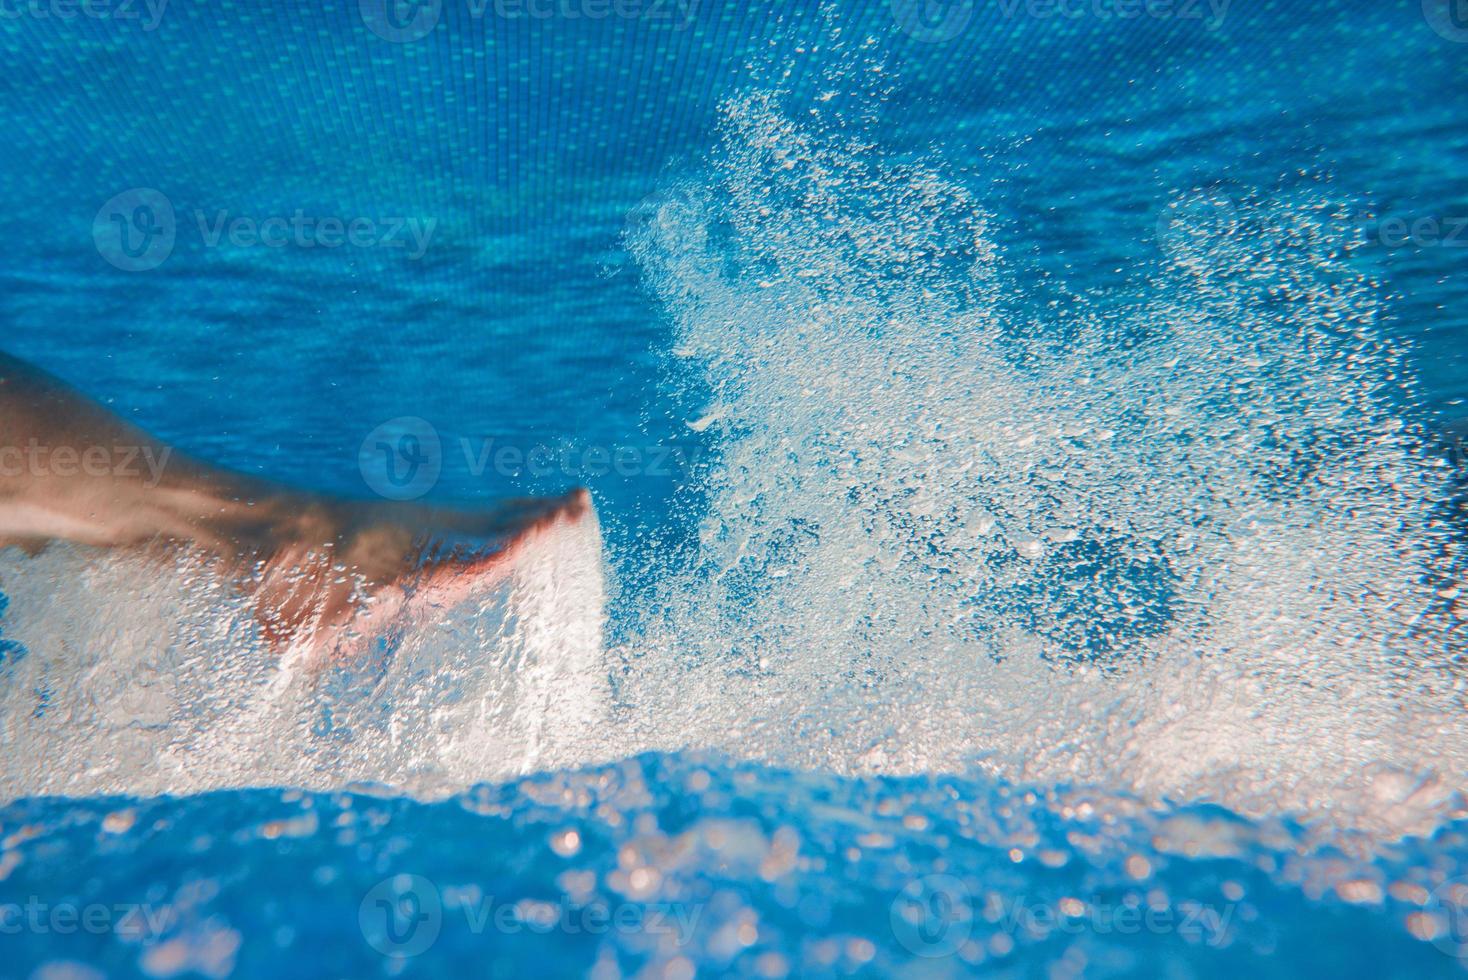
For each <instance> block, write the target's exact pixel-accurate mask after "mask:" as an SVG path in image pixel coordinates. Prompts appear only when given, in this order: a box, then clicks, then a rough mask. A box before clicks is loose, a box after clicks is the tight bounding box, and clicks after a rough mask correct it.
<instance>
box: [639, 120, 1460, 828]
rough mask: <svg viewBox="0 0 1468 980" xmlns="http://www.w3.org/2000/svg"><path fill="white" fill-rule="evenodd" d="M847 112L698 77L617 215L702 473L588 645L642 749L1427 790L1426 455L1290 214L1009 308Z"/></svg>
mask: <svg viewBox="0 0 1468 980" xmlns="http://www.w3.org/2000/svg"><path fill="white" fill-rule="evenodd" d="M843 103H844V107H843ZM862 111H864V104H863V103H862V100H861V98H860V97H859V96H858V97H854V98H853V97H851V96H849V95H847V96H845V97H843V98H838V99H836V100H834V102H833V104H832V106H831V107H830V108H826V107H824V106H823V107H817V108H814V109H813V108H811V107H808V106H804V105H799V106H793V107H792V106H787V105H785V104H783V102H782V99H781V97H779V96H776V95H772V94H769V93H760V94H756V95H753V96H750V97H748V98H745V99H742V100H739V101H737V102H735V103H733V104H732V105H731V106H730V107H729V110H728V113H727V125H726V127H725V132H724V137H723V140H722V142H721V144H720V146H719V148H718V150H717V152H716V153H715V154H713V155H712V160H713V161H714V162H713V163H711V165H710V169H711V172H710V175H709V177H708V179H707V180H705V181H702V182H701V183H700V184H699V185H698V186H688V187H683V188H676V189H673V190H671V191H670V193H669V194H668V195H667V196H666V199H665V200H664V201H663V202H662V203H661V204H660V205H658V206H656V207H655V208H653V209H652V211H651V214H650V215H649V217H648V220H647V221H645V222H644V223H643V225H642V226H641V228H640V229H639V231H638V233H637V234H636V236H635V238H634V240H633V242H632V247H633V249H634V252H635V253H636V255H637V256H638V258H639V260H640V261H641V262H642V264H643V266H644V268H645V270H646V271H647V273H648V276H649V278H650V280H651V281H652V282H653V283H654V285H655V287H656V289H657V290H658V293H659V295H660V297H661V298H662V300H663V302H664V303H665V304H666V306H667V307H668V309H669V311H670V313H671V315H672V317H673V319H674V322H675V339H674V343H675V345H676V347H677V349H678V351H679V352H680V354H681V355H683V356H685V357H690V358H693V359H694V360H695V361H696V362H697V363H700V364H701V366H702V368H703V375H702V377H701V378H698V379H695V381H694V382H693V387H694V388H695V389H699V390H702V389H704V388H707V389H711V397H712V399H713V400H714V401H715V402H716V403H717V404H719V405H720V406H721V417H720V418H719V419H717V420H715V421H714V422H713V423H712V431H714V432H716V433H718V434H719V448H720V451H721V452H722V454H723V462H724V464H725V465H724V467H723V469H722V471H720V472H718V473H716V474H715V476H714V478H713V479H712V480H711V482H710V485H709V487H708V494H709V499H710V514H709V516H708V520H707V522H706V523H705V525H704V527H703V533H702V535H701V544H702V548H701V551H700V554H699V556H698V558H697V560H696V561H695V562H694V563H693V566H692V567H691V568H688V569H677V570H670V571H669V575H668V577H667V578H666V579H665V580H664V581H663V583H662V588H661V590H660V591H659V593H658V595H657V597H656V598H657V601H656V603H653V605H654V606H655V607H657V608H660V609H664V610H666V612H665V613H664V614H663V615H662V616H661V617H660V618H659V619H658V620H656V621H652V622H649V623H648V625H647V630H646V634H645V637H644V638H643V639H642V640H641V641H639V642H637V643H634V644H631V645H629V646H628V648H627V649H626V650H623V651H621V654H622V656H623V658H624V659H625V660H626V661H627V663H628V665H629V667H628V670H627V672H626V677H627V681H626V683H625V685H624V686H625V690H624V691H623V692H622V693H623V695H624V697H625V699H626V700H627V701H629V702H630V703H632V704H635V705H637V706H638V711H639V714H640V716H641V718H642V719H643V720H644V721H645V722H646V730H645V732H644V734H645V737H646V743H645V744H648V745H651V746H653V747H659V748H681V747H686V746H700V747H715V748H719V749H722V750H725V751H729V752H732V753H734V754H737V755H740V756H745V757H750V758H755V759H760V760H766V761H771V762H777V763H782V764H794V765H802V766H813V767H819V768H827V769H835V770H838V771H849V772H870V771H877V772H910V771H931V770H952V769H959V768H963V767H965V766H967V765H972V764H978V765H980V766H983V767H985V768H988V769H990V770H991V771H993V772H994V773H995V774H997V775H999V776H1002V777H1005V778H1010V779H1015V780H1020V781H1024V782H1041V783H1057V782H1059V783H1091V784H1100V785H1104V786H1108V787H1111V788H1113V789H1115V790H1118V791H1123V792H1138V793H1141V794H1143V795H1144V796H1146V797H1149V798H1163V797H1166V798H1172V799H1180V800H1197V799H1211V800H1217V801H1220V802H1223V803H1225V804H1227V805H1230V806H1233V807H1235V808H1237V809H1240V810H1242V811H1244V812H1248V813H1293V814H1304V815H1308V816H1313V817H1318V818H1326V819H1330V820H1333V821H1338V822H1340V823H1344V824H1350V825H1355V826H1361V827H1372V828H1378V829H1381V830H1383V831H1384V832H1386V833H1396V832H1401V831H1403V830H1406V829H1413V830H1418V831H1421V830H1423V829H1426V828H1428V827H1430V826H1431V825H1432V824H1433V822H1434V821H1435V820H1437V819H1439V818H1440V817H1441V816H1442V815H1443V814H1444V813H1446V812H1449V811H1450V810H1451V809H1452V808H1453V807H1454V806H1456V805H1457V804H1456V803H1455V799H1456V794H1458V793H1459V792H1461V790H1462V789H1463V788H1464V787H1465V786H1468V755H1465V751H1468V737H1465V736H1468V723H1465V719H1468V715H1465V713H1464V711H1463V703H1462V689H1463V680H1462V677H1461V674H1455V673H1454V672H1453V670H1452V669H1448V664H1449V661H1450V660H1451V644H1452V642H1453V640H1452V639H1451V637H1450V636H1449V635H1448V633H1447V630H1448V628H1449V626H1450V625H1451V624H1450V623H1449V621H1447V619H1446V617H1445V616H1444V615H1443V611H1442V608H1441V607H1442V603H1441V601H1440V600H1439V598H1438V597H1437V596H1436V595H1435V594H1434V588H1435V585H1440V584H1441V582H1440V581H1439V582H1437V583H1434V580H1433V576H1434V574H1439V575H1440V574H1441V572H1442V569H1443V567H1445V566H1446V564H1447V562H1448V559H1449V555H1450V553H1451V550H1452V548H1453V547H1454V546H1453V545H1452V543H1451V542H1450V541H1448V539H1447V536H1446V532H1445V529H1444V528H1442V527H1441V525H1440V522H1439V521H1437V520H1436V518H1435V511H1434V507H1435V506H1436V505H1437V504H1438V503H1440V502H1441V500H1442V499H1443V498H1444V494H1445V487H1444V480H1443V475H1442V471H1441V470H1440V469H1439V468H1438V467H1437V466H1436V465H1435V460H1433V459H1432V458H1431V456H1430V454H1429V453H1427V452H1425V451H1424V450H1423V448H1422V446H1421V440H1420V439H1419V438H1418V436H1417V435H1415V434H1414V433H1413V432H1412V431H1411V429H1410V428H1409V427H1407V426H1404V425H1403V423H1402V421H1401V420H1400V418H1399V416H1398V413H1399V412H1400V411H1401V409H1400V407H1399V406H1400V405H1401V404H1402V403H1403V400H1404V397H1403V396H1404V387H1405V382H1403V381H1401V380H1400V378H1401V377H1402V368H1401V364H1400V357H1399V355H1398V354H1397V353H1396V352H1394V351H1392V350H1390V349H1389V348H1388V347H1387V345H1386V344H1384V342H1383V341H1382V340H1381V339H1380V337H1379V335H1378V333H1377V330H1376V318H1377V301H1376V293H1375V289H1374V287H1373V285H1372V283H1371V282H1370V281H1369V280H1367V279H1366V278H1364V277H1363V276H1361V275H1359V274H1358V273H1356V272H1354V271H1353V270H1352V268H1351V266H1350V265H1349V263H1348V261H1346V260H1345V259H1344V258H1343V257H1342V256H1341V255H1340V253H1339V250H1338V248H1337V243H1336V242H1335V241H1334V240H1333V239H1332V237H1331V227H1330V224H1329V222H1328V221H1324V220H1321V219H1320V218H1319V217H1318V212H1316V211H1314V210H1310V209H1303V208H1302V209H1296V210H1290V211H1288V212H1287V213H1279V210H1278V209H1276V211H1274V212H1267V209H1265V208H1264V207H1262V206H1259V207H1256V208H1255V210H1254V211H1253V212H1251V211H1250V210H1249V209H1250V205H1248V204H1241V205H1240V209H1241V214H1240V215H1239V216H1238V222H1237V224H1236V225H1235V226H1232V227H1231V228H1230V234H1229V235H1228V236H1227V237H1225V238H1223V239H1220V238H1218V237H1216V236H1211V235H1200V236H1181V237H1179V236H1173V237H1172V238H1170V239H1169V240H1168V241H1167V242H1165V243H1164V244H1165V246H1166V247H1168V248H1170V249H1172V251H1173V255H1174V258H1175V262H1174V263H1173V264H1172V265H1171V267H1170V268H1167V269H1166V270H1163V271H1160V272H1159V275H1158V278H1157V279H1156V280H1155V281H1154V282H1153V283H1151V285H1150V288H1149V291H1148V293H1147V294H1146V295H1145V296H1142V297H1137V298H1135V299H1134V300H1133V301H1132V303H1131V304H1130V306H1129V308H1127V309H1125V312H1124V314H1123V315H1120V316H1118V315H1117V313H1116V307H1115V303H1114V302H1113V304H1112V305H1111V307H1110V309H1109V310H1108V312H1107V314H1106V315H1105V316H1103V315H1102V314H1101V313H1100V312H1099V311H1097V312H1091V311H1089V310H1088V309H1087V305H1086V303H1085V302H1084V301H1083V300H1082V299H1081V298H1080V297H1075V301H1074V303H1073V304H1072V305H1071V306H1070V307H1069V308H1066V309H1060V308H1055V307H1052V308H1051V310H1050V313H1049V315H1048V322H1040V323H1038V324H1037V323H1035V322H1033V321H1032V320H1031V319H1030V318H1033V317H1034V316H1035V315H1036V307H1035V306H1030V305H1027V304H1026V303H1025V302H1024V300H1023V297H1022V296H1021V295H1020V291H1019V289H1018V287H1017V286H1016V285H1015V284H1014V283H1015V281H1017V280H1015V279H1013V278H1011V275H1010V270H1009V269H1008V267H1007V265H1006V263H1005V260H1004V257H1003V248H1002V245H1003V239H1002V236H1001V235H1000V233H999V232H998V231H997V230H996V228H995V225H994V223H993V222H992V221H991V220H990V219H989V218H988V217H987V216H986V215H985V214H984V212H983V208H982V206H981V205H980V203H979V202H978V201H976V200H975V199H974V197H973V195H972V194H971V193H970V192H969V191H968V190H967V189H966V185H965V182H964V181H963V180H961V179H959V178H958V177H957V176H955V175H954V174H953V173H952V170H951V168H950V167H948V166H947V165H946V164H945V163H944V161H943V160H941V159H940V158H938V157H937V156H936V155H933V156H930V157H929V158H928V159H914V158H912V157H907V158H903V159H900V160H897V159H887V158H884V156H883V154H882V152H881V149H880V148H878V147H873V146H868V145H860V144H858V143H857V142H856V141H855V140H854V139H853V137H852V136H851V135H850V134H851V133H852V132H860V131H861V129H860V127H859V126H858V125H857V124H856V122H855V120H856V118H857V117H858V116H859V114H860V113H861V112H862ZM1164 203H1165V202H1159V207H1162V206H1163V205H1164ZM1265 219H1267V220H1265ZM1282 224H1287V225H1288V226H1289V227H1290V229H1291V235H1290V236H1289V240H1288V241H1282V240H1281V239H1280V238H1279V236H1277V235H1274V234H1272V233H1271V231H1270V230H1271V229H1277V228H1279V227H1281V225H1282ZM1015 297H1019V298H1018V299H1016V298H1015ZM1011 311H1019V313H1018V314H1016V313H1014V312H1011ZM1044 319H1047V318H1045V317H1042V320H1044ZM698 397H708V396H706V395H702V394H700V395H698Z"/></svg>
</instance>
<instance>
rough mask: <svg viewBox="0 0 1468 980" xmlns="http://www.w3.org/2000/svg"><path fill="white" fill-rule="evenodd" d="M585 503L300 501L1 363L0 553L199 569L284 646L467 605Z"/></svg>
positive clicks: (326, 643)
mask: <svg viewBox="0 0 1468 980" xmlns="http://www.w3.org/2000/svg"><path fill="white" fill-rule="evenodd" d="M589 503H590V499H589V497H588V495H587V493H586V491H585V490H575V491H572V492H571V493H568V494H566V495H565V496H563V497H557V498H526V499H516V500H508V501H503V502H501V503H499V504H498V505H497V506H495V507H493V508H491V509H487V510H479V511H465V510H453V509H446V508H434V507H422V506H417V505H414V504H405V503H388V502H382V503H373V502H360V501H350V500H340V499H335V498H332V497H327V496H325V495H321V494H314V493H309V492H305V491H300V490H296V489H293V488H290V487H285V486H282V485H279V484H274V483H271V482H269V481H265V480H260V479H257V478H254V477H250V476H246V475H244V474H240V473H233V472H230V471H228V470H224V469H221V468H219V467H215V466H212V465H210V464H208V463H205V462H202V461H200V460H197V459H193V458H190V457H188V456H186V455H184V454H183V453H179V452H177V451H174V450H173V449H172V448H171V447H168V446H165V445H163V444H162V443H161V442H159V441H158V440H156V439H154V438H153V437H152V436H150V435H148V434H147V433H146V432H144V431H143V430H142V429H139V428H137V427H136V426H133V425H131V424H129V423H127V422H125V421H123V420H122V419H120V418H118V417H117V416H116V415H115V414H113V413H112V412H110V411H108V410H107V409H106V408H104V407H103V406H101V405H99V404H97V403H96V402H94V401H92V400H90V399H88V398H87V397H86V396H84V395H82V394H81V393H80V392H78V391H76V390H74V389H72V388H70V387H69V386H67V385H66V384H65V383H64V382H62V381H60V380H58V379H57V378H54V377H52V376H51V375H49V374H46V373H45V372H43V371H41V370H39V369H37V368H35V367H33V366H31V365H29V364H26V363H25V362H23V361H21V360H19V359H17V358H13V357H10V356H9V355H6V354H4V353H0V548H4V547H10V546H18V547H21V548H24V549H25V550H26V551H27V552H29V553H31V554H35V553H37V552H39V551H40V550H41V549H43V548H45V547H46V546H47V545H48V544H49V543H51V542H53V541H69V542H73V543H76V544H82V545H89V546H92V547H96V548H118V549H132V550H136V551H138V552H140V553H144V554H148V555H157V556H166V555H169V554H176V553H178V552H180V551H185V552H189V553H193V554H198V555H201V556H203V557H204V558H205V559H206V560H207V561H208V562H210V563H212V565H213V566H214V568H215V570H216V571H217V572H218V573H220V574H222V575H225V576H227V577H230V578H231V579H233V580H235V581H237V582H238V583H239V585H240V588H241V589H242V590H243V591H245V592H247V593H248V594H249V595H250V596H251V598H252V601H253V603H254V607H255V613H256V617H257V618H258V619H259V621H260V626H261V631H262V633H263V634H264V636H265V637H266V638H267V639H268V640H269V641H270V642H271V643H272V644H273V645H275V646H276V647H277V648H280V647H284V646H285V645H288V644H291V643H294V642H297V641H301V640H305V641H309V642H310V643H311V644H312V645H313V646H316V647H318V648H323V649H327V650H332V649H337V648H338V647H339V645H340V642H339V641H340V640H341V639H342V637H343V636H344V635H345V634H346V633H347V632H348V631H351V632H352V633H353V634H354V635H360V634H363V633H370V632H372V631H373V629H375V628H377V627H380V626H381V625H382V624H383V622H384V620H386V619H388V618H390V617H392V616H394V615H396V614H398V613H399V612H401V611H403V610H405V609H408V610H411V609H412V608H413V607H414V605H415V604H417V605H419V606H422V605H423V604H429V605H433V604H443V603H450V602H453V601H455V600H457V599H458V598H462V597H463V596H464V595H466V594H468V592H470V591H471V590H472V589H473V588H474V587H475V585H476V583H478V584H480V585H482V583H483V581H484V579H485V578H486V577H494V576H496V575H502V574H504V569H505V567H506V566H507V563H508V561H509V560H510V559H511V558H512V557H513V555H514V554H515V553H516V552H517V551H519V550H520V549H522V548H523V547H525V546H526V545H527V544H528V543H529V541H530V539H531V538H532V537H533V536H534V535H535V534H536V533H538V532H540V531H542V530H544V529H547V528H548V527H550V526H551V525H554V524H556V523H573V522H575V521H577V520H579V519H580V518H581V517H582V515H583V514H584V513H585V512H586V511H587V509H588V506H589Z"/></svg>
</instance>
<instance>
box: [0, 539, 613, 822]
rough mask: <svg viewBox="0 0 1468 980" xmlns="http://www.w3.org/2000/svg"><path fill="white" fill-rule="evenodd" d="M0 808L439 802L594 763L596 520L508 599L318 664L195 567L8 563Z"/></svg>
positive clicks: (514, 581) (513, 581) (64, 554)
mask: <svg viewBox="0 0 1468 980" xmlns="http://www.w3.org/2000/svg"><path fill="white" fill-rule="evenodd" d="M0 585H3V588H4V590H5V592H6V594H7V595H8V596H9V598H10V608H9V610H8V612H7V614H6V618H5V626H6V637H7V638H8V639H13V640H16V641H19V642H20V643H22V644H23V645H24V646H25V648H26V650H27V654H26V655H25V656H24V657H22V658H20V659H19V660H18V661H15V662H13V663H12V664H11V665H10V666H9V667H8V668H7V676H6V677H5V682H4V683H3V684H0V725H3V730H4V734H5V745H6V748H7V751H6V758H5V762H4V764H3V766H0V796H4V797H6V798H13V797H17V796H29V795H40V794H65V795H91V794H99V793H132V794H151V793H190V792H199V791H203V790H208V789H215V788H221V787H230V786H257V785H291V786H303V787H308V788H323V789H324V788H335V787H340V786H344V785H347V784H350V783H354V782H372V783H385V784H390V785H393V786H395V787H397V788H400V789H402V790H405V791H407V792H413V793H418V794H421V795H437V794H440V793H443V792H448V791H450V790H452V789H457V788H459V787H462V786H464V785H468V784H471V783H474V782H477V781H481V780H490V779H501V778H508V777H513V776H517V775H520V774H522V773H525V772H530V771H534V770H538V769H542V768H552V767H559V766H565V765H570V764H573V763H575V762H578V761H582V760H583V759H586V758H587V757H588V755H593V756H594V753H589V752H588V739H589V735H588V733H589V732H594V731H595V729H596V726H597V725H598V724H599V722H600V721H601V720H602V718H603V717H604V716H605V713H606V711H607V694H608V691H607V674H606V667H605V664H604V663H603V658H602V637H601V634H602V617H603V605H604V581H603V569H602V556H601V539H600V531H599V529H598V526H597V521H596V519H595V516H594V515H588V516H587V517H586V518H585V519H583V520H582V521H580V522H579V523H578V524H577V525H576V526H575V527H572V528H566V527H564V526H558V527H557V528H556V529H555V530H553V531H551V532H548V533H546V534H544V535H543V536H542V537H541V539H540V540H539V541H538V542H537V546H536V547H534V548H531V549H528V550H527V552H526V553H525V554H524V556H523V557H521V558H520V559H518V560H517V562H516V564H515V566H514V568H513V572H512V574H511V575H510V576H509V578H508V580H507V581H506V582H505V584H504V585H503V586H502V587H499V588H496V589H494V590H493V591H492V592H489V593H486V594H484V595H481V596H478V597H476V598H475V599H472V600H470V601H468V602H466V603H463V604H461V605H459V606H457V607H455V608H453V609H447V610H443V611H441V612H440V613H439V614H438V615H437V616H436V617H435V618H432V619H430V620H429V621H427V622H420V623H417V624H416V625H415V626H414V627H413V628H412V629H411V630H408V631H405V632H404V634H403V635H402V636H401V637H400V638H398V640H397V642H396V645H395V648H393V649H391V650H389V649H387V648H386V647H382V648H379V649H378V650H377V651H376V652H374V653H372V654H369V655H367V656H365V657H363V658H361V659H360V660H358V661H354V662H352V663H350V664H337V665H333V666H329V667H324V668H323V667H321V666H320V665H319V664H316V663H314V662H311V661H310V659H309V658H307V657H304V656H302V655H299V654H288V655H286V656H283V657H282V656H279V655H277V654H275V653H273V652H272V651H270V650H269V649H268V648H267V647H266V646H265V645H264V644H263V643H262V641H261V640H260V639H259V636H258V631H257V627H256V625H255V622H254V619H253V617H252V616H251V614H250V612H249V610H248V609H247V608H246V606H245V603H244V601H243V599H242V598H241V597H239V596H238V595H236V594H235V592H234V590H233V588H232V587H231V586H229V585H228V584H227V583H224V582H221V581H219V580H218V579H217V578H216V577H214V576H213V575H211V574H209V573H207V572H205V571H202V570H200V569H199V568H197V567H194V566H193V565H192V564H191V563H189V562H187V561H184V562H180V563H179V564H178V566H177V567H176V568H174V569H172V570H169V569H159V568H157V567H154V566H151V565H149V564H147V563H146V562H145V560H143V559H140V558H135V557H126V556H119V555H114V554H106V553H99V552H95V551H91V550H89V549H78V548H71V547H66V546H56V547H53V548H51V549H48V550H47V551H46V552H45V553H43V554H42V555H40V556H38V557H36V558H30V559H28V558H25V557H24V556H23V555H22V554H21V553H20V552H19V551H18V550H15V549H11V550H8V551H5V552H3V553H0Z"/></svg>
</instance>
